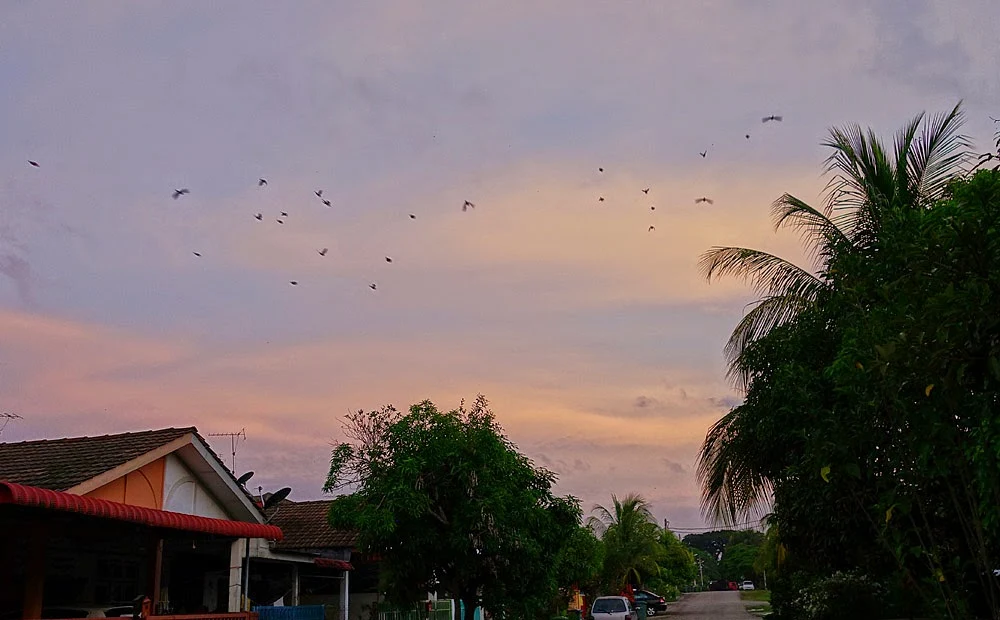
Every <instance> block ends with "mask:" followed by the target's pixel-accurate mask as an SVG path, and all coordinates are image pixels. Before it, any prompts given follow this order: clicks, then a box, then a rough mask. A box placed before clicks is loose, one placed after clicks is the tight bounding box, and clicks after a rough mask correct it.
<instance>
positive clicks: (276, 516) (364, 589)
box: [251, 500, 378, 620]
mask: <svg viewBox="0 0 1000 620" xmlns="http://www.w3.org/2000/svg"><path fill="white" fill-rule="evenodd" d="M331 501H332V500H317V501H305V502H294V501H290V500H284V501H281V502H279V503H278V504H276V505H275V506H274V507H272V508H271V509H270V510H269V511H268V513H267V514H268V518H269V519H270V522H271V523H273V524H274V525H277V526H278V527H280V528H281V531H282V532H283V534H284V537H283V538H282V539H281V540H280V541H277V542H275V543H274V544H273V545H270V546H269V548H268V549H267V551H266V553H265V554H263V555H262V560H263V559H265V558H272V559H273V560H278V561H285V562H295V566H296V571H295V579H296V583H295V585H294V592H295V593H296V597H295V598H294V599H292V604H294V605H326V606H327V610H328V617H331V616H333V617H335V618H337V619H338V620H354V619H359V618H364V619H367V618H370V617H371V615H370V613H366V611H368V608H370V606H371V605H372V604H373V603H376V602H377V600H378V595H377V590H378V565H377V563H376V562H373V561H369V559H367V558H363V557H361V556H359V555H358V554H357V551H356V544H357V534H356V533H355V532H351V531H345V530H337V529H334V528H332V527H331V526H330V523H329V520H328V518H327V515H328V514H329V512H330V503H331ZM251 556H253V552H251ZM255 565H256V560H255ZM333 610H336V613H335V614H332V613H330V612H332V611H333Z"/></svg>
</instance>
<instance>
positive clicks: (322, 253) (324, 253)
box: [317, 248, 330, 256]
mask: <svg viewBox="0 0 1000 620" xmlns="http://www.w3.org/2000/svg"><path fill="white" fill-rule="evenodd" d="M317 251H318V252H319V255H320V256H326V253H327V252H329V251H330V248H323V249H322V250H317Z"/></svg>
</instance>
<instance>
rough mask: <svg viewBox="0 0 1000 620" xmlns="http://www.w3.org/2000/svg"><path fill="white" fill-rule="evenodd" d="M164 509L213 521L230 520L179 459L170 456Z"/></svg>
mask: <svg viewBox="0 0 1000 620" xmlns="http://www.w3.org/2000/svg"><path fill="white" fill-rule="evenodd" d="M163 509H164V510H169V511H171V512H182V513H184V514H189V515H198V516H200V517H211V518H213V519H229V518H230V517H229V515H228V514H226V511H225V510H223V509H222V507H221V506H220V505H219V503H218V502H216V501H215V498H214V497H212V495H211V494H210V493H209V492H208V490H207V489H205V487H203V486H202V485H201V483H200V482H198V479H197V478H195V477H194V475H193V474H192V473H191V471H190V470H189V469H188V468H187V466H185V465H184V462H183V461H181V460H180V459H179V458H178V457H176V456H175V455H173V454H168V455H167V457H166V464H165V466H164V468H163Z"/></svg>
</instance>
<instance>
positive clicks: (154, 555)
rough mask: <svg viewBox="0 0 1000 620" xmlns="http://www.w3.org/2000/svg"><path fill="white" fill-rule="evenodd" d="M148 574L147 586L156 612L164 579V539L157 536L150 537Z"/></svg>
mask: <svg viewBox="0 0 1000 620" xmlns="http://www.w3.org/2000/svg"><path fill="white" fill-rule="evenodd" d="M147 574H148V575H149V580H148V581H147V584H146V586H147V588H148V590H149V600H150V601H151V602H152V604H153V613H154V614H155V613H156V610H157V608H158V607H157V606H158V605H159V604H160V582H161V581H162V580H163V539H162V538H159V537H157V536H153V537H151V538H150V553H149V572H148V573H147Z"/></svg>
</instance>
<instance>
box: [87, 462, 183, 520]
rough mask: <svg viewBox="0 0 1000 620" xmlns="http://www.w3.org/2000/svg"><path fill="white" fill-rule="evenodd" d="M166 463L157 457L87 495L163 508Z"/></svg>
mask: <svg viewBox="0 0 1000 620" xmlns="http://www.w3.org/2000/svg"><path fill="white" fill-rule="evenodd" d="M165 463H166V461H165V459H162V458H161V459H157V460H155V461H153V462H152V463H150V464H148V465H145V466H143V467H141V468H139V469H137V470H135V471H133V472H130V473H129V474H128V475H126V476H123V477H121V478H119V479H117V480H114V481H112V482H109V483H107V484H106V485H104V486H102V487H100V488H98V489H94V490H93V491H91V492H90V493H87V494H86V496H87V497H93V498H94V499H106V500H110V501H112V502H121V503H122V504H130V505H132V506H142V507H143V508H155V509H157V510H162V509H163V469H164V465H165Z"/></svg>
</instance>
